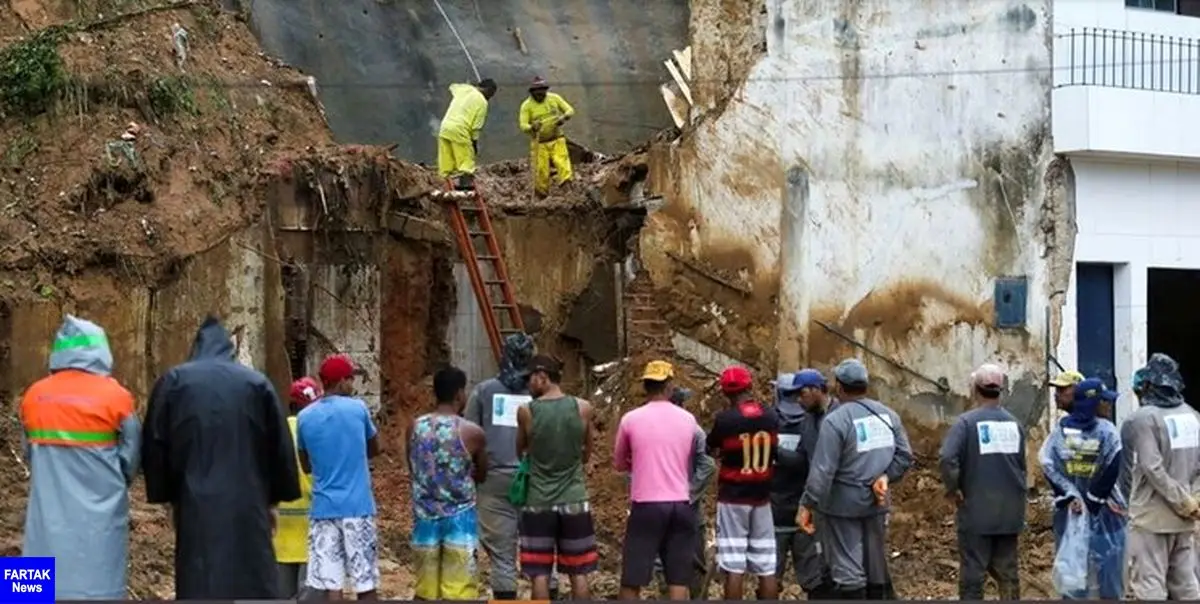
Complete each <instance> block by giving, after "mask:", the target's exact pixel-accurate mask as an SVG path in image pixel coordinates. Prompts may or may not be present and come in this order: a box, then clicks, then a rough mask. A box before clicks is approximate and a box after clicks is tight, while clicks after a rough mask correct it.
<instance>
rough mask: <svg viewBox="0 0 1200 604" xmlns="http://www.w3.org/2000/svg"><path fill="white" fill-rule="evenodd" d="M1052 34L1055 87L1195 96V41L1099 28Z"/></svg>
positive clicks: (1199, 42)
mask: <svg viewBox="0 0 1200 604" xmlns="http://www.w3.org/2000/svg"><path fill="white" fill-rule="evenodd" d="M1055 38H1056V41H1055V48H1054V53H1055V59H1056V61H1055V63H1056V64H1057V68H1056V69H1055V72H1056V73H1055V78H1054V85H1055V86H1106V87H1109V88H1133V89H1138V90H1153V91H1157V92H1177V93H1182V94H1200V39H1194V38H1183V37H1179V36H1164V35H1160V34H1148V33H1142V32H1132V31H1121V30H1115V29H1103V28H1098V27H1084V28H1081V29H1071V31H1070V32H1068V33H1065V34H1059V35H1057V36H1055Z"/></svg>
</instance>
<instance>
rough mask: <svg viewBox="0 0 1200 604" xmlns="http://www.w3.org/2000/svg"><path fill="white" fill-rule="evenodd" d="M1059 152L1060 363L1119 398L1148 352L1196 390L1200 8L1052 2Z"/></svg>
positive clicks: (1136, 0)
mask: <svg viewBox="0 0 1200 604" xmlns="http://www.w3.org/2000/svg"><path fill="white" fill-rule="evenodd" d="M1053 14H1054V19H1053V33H1054V54H1055V57H1054V59H1055V67H1056V69H1055V82H1054V84H1055V88H1054V92H1053V98H1052V123H1053V134H1054V151H1055V152H1056V153H1060V154H1064V155H1066V156H1067V157H1068V158H1069V160H1070V165H1071V167H1072V168H1073V172H1074V187H1073V191H1074V202H1075V216H1076V223H1077V226H1078V234H1077V236H1076V240H1075V266H1074V268H1073V270H1072V275H1071V281H1070V288H1069V290H1068V292H1067V299H1066V304H1065V306H1064V312H1063V317H1064V320H1063V328H1062V331H1061V334H1060V337H1059V344H1058V347H1057V350H1058V359H1059V361H1060V362H1061V363H1062V365H1063V366H1065V367H1068V368H1072V367H1078V368H1079V369H1080V371H1082V372H1083V373H1085V374H1087V375H1089V376H1091V375H1102V376H1104V377H1105V378H1106V379H1108V381H1109V384H1110V386H1114V385H1115V386H1116V387H1118V388H1120V390H1121V391H1122V396H1121V401H1120V403H1119V404H1118V408H1117V415H1118V419H1119V418H1120V417H1121V416H1122V415H1127V414H1128V413H1129V412H1130V411H1131V410H1132V409H1133V406H1134V404H1135V403H1134V400H1133V397H1132V395H1131V394H1130V392H1129V379H1130V376H1131V374H1132V372H1133V370H1134V369H1135V368H1137V367H1139V366H1141V364H1143V363H1144V362H1145V360H1146V358H1147V356H1148V355H1149V353H1150V352H1156V351H1161V352H1165V353H1167V354H1170V355H1171V356H1173V357H1174V358H1175V359H1176V360H1178V361H1179V362H1180V364H1181V366H1182V369H1183V371H1184V378H1185V380H1186V379H1187V378H1189V377H1191V378H1192V379H1191V380H1189V382H1188V383H1189V384H1191V389H1195V390H1200V347H1198V346H1197V345H1196V344H1194V343H1193V342H1194V341H1195V340H1196V338H1197V336H1198V335H1200V332H1198V330H1197V328H1198V327H1200V320H1197V319H1195V318H1193V317H1197V316H1200V313H1197V312H1196V309H1195V307H1191V308H1189V305H1190V304H1195V303H1196V302H1197V301H1200V1H1197V0H1123V1H1122V0H1056V1H1055V2H1054V11H1053Z"/></svg>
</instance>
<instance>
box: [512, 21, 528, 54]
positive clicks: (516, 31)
mask: <svg viewBox="0 0 1200 604" xmlns="http://www.w3.org/2000/svg"><path fill="white" fill-rule="evenodd" d="M513 37H514V38H516V40H517V50H519V51H521V54H523V55H527V54H529V49H528V48H526V47H525V39H524V38H522V37H521V28H520V27H514V28H513Z"/></svg>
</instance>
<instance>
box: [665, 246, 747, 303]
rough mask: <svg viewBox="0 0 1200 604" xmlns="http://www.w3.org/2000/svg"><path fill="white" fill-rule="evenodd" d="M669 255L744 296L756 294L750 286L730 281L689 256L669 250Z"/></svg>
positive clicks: (699, 273)
mask: <svg viewBox="0 0 1200 604" xmlns="http://www.w3.org/2000/svg"><path fill="white" fill-rule="evenodd" d="M667 257H668V258H670V259H672V260H674V261H676V262H678V263H680V264H682V265H684V266H686V267H688V268H690V269H692V270H693V271H695V272H696V274H698V275H700V276H701V277H704V278H706V279H708V280H709V281H712V282H713V283H716V284H718V285H724V286H725V287H728V288H729V289H732V290H733V291H735V292H739V293H741V294H742V295H744V296H752V295H754V292H753V291H752V290H751V289H750V287H749V286H745V285H740V284H738V283H734V282H732V281H730V280H729V279H726V278H724V277H722V276H720V275H717V274H715V273H713V272H712V271H710V270H708V269H706V268H704V267H703V266H700V265H699V264H698V263H696V262H693V261H692V260H689V259H687V258H684V257H683V256H680V255H679V254H676V253H675V252H667Z"/></svg>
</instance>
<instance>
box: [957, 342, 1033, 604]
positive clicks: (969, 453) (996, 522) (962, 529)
mask: <svg viewBox="0 0 1200 604" xmlns="http://www.w3.org/2000/svg"><path fill="white" fill-rule="evenodd" d="M1004 386H1005V375H1004V370H1003V369H1001V368H1000V367H999V366H997V365H993V364H990V363H988V364H985V365H982V366H980V367H979V369H976V370H975V372H974V373H972V374H971V397H972V400H973V401H974V402H975V408H973V409H971V410H970V411H967V412H966V413H963V414H962V415H960V416H959V417H958V419H957V420H956V421H955V422H954V425H952V426H951V427H950V430H949V432H947V433H946V439H945V440H944V441H943V442H942V450H941V454H940V455H939V457H940V459H939V461H940V465H941V470H942V483H943V484H944V485H945V487H946V497H948V498H949V499H950V500H951V501H953V502H954V504H955V506H956V507H957V508H958V512H957V515H956V518H955V521H956V524H957V525H958V555H959V572H958V598H959V599H960V600H982V599H983V585H984V583H985V582H986V581H987V575H989V574H990V575H992V577H994V578H995V579H996V584H997V586H998V587H999V591H1000V599H1001V600H1018V599H1020V593H1021V585H1020V579H1019V576H1018V574H1017V537H1018V535H1019V534H1020V533H1021V531H1022V530H1023V529H1024V528H1025V498H1026V495H1027V488H1026V483H1025V431H1024V430H1023V429H1022V427H1021V424H1020V422H1018V421H1017V418H1015V417H1013V415H1012V414H1011V413H1009V412H1008V411H1007V410H1005V409H1004V408H1003V407H1001V406H1000V397H1001V395H1002V394H1003V393H1004Z"/></svg>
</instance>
